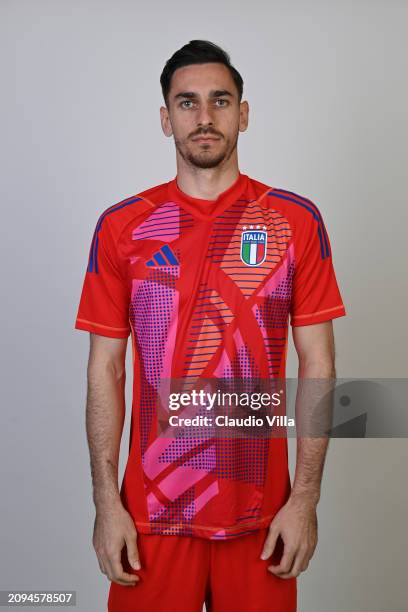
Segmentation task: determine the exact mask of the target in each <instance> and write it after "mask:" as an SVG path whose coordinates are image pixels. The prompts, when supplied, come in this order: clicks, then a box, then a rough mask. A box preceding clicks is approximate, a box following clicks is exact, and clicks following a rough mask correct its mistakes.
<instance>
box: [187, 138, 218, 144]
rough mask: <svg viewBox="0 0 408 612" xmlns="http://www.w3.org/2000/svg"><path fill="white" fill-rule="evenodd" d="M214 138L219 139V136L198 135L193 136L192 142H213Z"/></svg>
mask: <svg viewBox="0 0 408 612" xmlns="http://www.w3.org/2000/svg"><path fill="white" fill-rule="evenodd" d="M216 140H219V138H216V137H214V136H198V138H193V142H198V143H201V142H215V141H216Z"/></svg>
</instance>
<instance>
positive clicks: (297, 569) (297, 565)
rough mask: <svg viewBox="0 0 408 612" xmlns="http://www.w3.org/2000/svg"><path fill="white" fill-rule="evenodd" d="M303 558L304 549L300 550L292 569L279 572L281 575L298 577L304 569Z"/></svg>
mask: <svg viewBox="0 0 408 612" xmlns="http://www.w3.org/2000/svg"><path fill="white" fill-rule="evenodd" d="M303 560H304V553H303V551H302V552H300V551H298V554H297V555H296V556H295V559H294V561H293V565H292V567H291V569H290V570H289V571H288V572H283V573H281V574H279V577H280V578H297V577H298V576H299V574H300V573H301V571H302V569H301V568H302V565H303Z"/></svg>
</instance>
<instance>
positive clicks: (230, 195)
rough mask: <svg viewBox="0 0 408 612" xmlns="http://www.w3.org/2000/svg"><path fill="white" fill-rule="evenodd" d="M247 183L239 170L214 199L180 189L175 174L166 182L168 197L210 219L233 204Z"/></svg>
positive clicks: (196, 215) (194, 213)
mask: <svg viewBox="0 0 408 612" xmlns="http://www.w3.org/2000/svg"><path fill="white" fill-rule="evenodd" d="M247 185H248V176H247V175H246V174H242V173H241V172H239V174H238V177H237V179H236V180H235V181H234V182H233V183H232V184H231V185H230V186H229V187H228V189H226V190H225V191H223V192H222V193H220V194H219V195H218V197H217V198H216V199H215V200H204V199H202V198H194V197H193V196H190V195H188V194H187V193H184V191H181V189H180V188H179V186H178V184H177V176H175V177H174V179H173V180H171V181H169V182H168V183H167V189H168V196H169V199H170V200H172V201H173V202H176V203H177V204H180V206H181V207H182V208H184V209H185V210H186V211H188V212H189V213H191V214H192V215H193V216H194V217H196V218H198V219H202V220H211V219H214V218H215V217H217V216H218V215H220V214H221V213H222V212H223V211H224V210H226V209H227V208H228V207H229V206H230V205H232V204H234V202H236V201H237V200H238V198H239V197H240V196H241V195H242V194H243V193H244V192H245V190H246V188H247Z"/></svg>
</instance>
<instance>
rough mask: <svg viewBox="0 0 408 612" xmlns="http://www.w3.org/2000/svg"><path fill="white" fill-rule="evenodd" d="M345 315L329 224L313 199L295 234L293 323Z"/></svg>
mask: <svg viewBox="0 0 408 612" xmlns="http://www.w3.org/2000/svg"><path fill="white" fill-rule="evenodd" d="M345 315H346V310H345V307H344V304H343V300H342V297H341V294H340V290H339V287H338V284H337V280H336V275H335V272H334V267H333V261H332V252H331V245H330V241H329V237H328V234H327V231H326V227H325V224H324V222H323V218H322V216H321V213H320V211H319V210H318V208H317V206H316V205H315V204H313V203H312V202H311V203H310V205H309V207H308V209H307V212H305V216H304V219H303V223H301V224H300V226H299V227H298V230H297V232H296V234H295V271H294V275H293V291H292V302H291V325H292V326H293V327H296V326H301V325H312V324H314V323H323V322H324V321H329V320H330V319H335V318H337V317H342V316H345Z"/></svg>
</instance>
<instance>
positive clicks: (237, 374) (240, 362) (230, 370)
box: [222, 346, 259, 378]
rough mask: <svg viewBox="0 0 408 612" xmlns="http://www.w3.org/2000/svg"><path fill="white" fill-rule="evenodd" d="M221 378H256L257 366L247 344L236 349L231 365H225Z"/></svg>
mask: <svg viewBox="0 0 408 612" xmlns="http://www.w3.org/2000/svg"><path fill="white" fill-rule="evenodd" d="M222 377H223V378H258V377H259V368H258V366H257V365H256V361H255V359H254V357H253V355H251V354H250V351H249V349H248V347H247V346H242V347H241V348H240V349H238V351H237V353H236V355H235V357H234V359H233V360H232V362H231V366H226V367H225V369H224V373H223V376H222Z"/></svg>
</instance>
